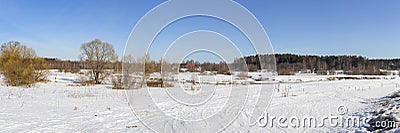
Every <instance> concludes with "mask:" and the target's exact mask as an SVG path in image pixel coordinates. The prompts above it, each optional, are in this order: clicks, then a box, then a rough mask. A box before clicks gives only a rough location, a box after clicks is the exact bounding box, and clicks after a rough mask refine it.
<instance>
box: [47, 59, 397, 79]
mask: <svg viewBox="0 0 400 133" xmlns="http://www.w3.org/2000/svg"><path fill="white" fill-rule="evenodd" d="M266 56H268V57H271V56H270V55H261V56H259V55H257V56H247V57H244V58H241V59H237V60H236V61H235V63H236V62H240V61H245V62H246V64H247V67H248V69H249V71H257V70H259V69H260V64H259V63H260V62H259V59H260V58H261V59H265V58H266ZM275 59H276V66H277V67H276V68H277V70H278V73H279V74H280V75H293V74H295V73H297V72H299V71H305V70H311V71H313V72H315V73H317V74H326V73H327V71H330V72H333V71H335V70H343V71H344V72H345V73H346V74H366V75H369V74H383V73H382V72H381V71H380V69H385V70H399V69H400V59H368V58H366V57H361V56H347V55H341V56H315V55H295V54H275ZM47 61H48V62H49V66H50V68H52V69H63V70H70V71H71V70H72V71H76V70H79V69H87V68H88V66H87V65H85V63H84V62H80V61H62V60H57V59H47ZM235 63H232V64H226V63H224V62H219V63H214V62H201V63H200V62H197V61H194V60H187V61H185V62H183V63H182V64H181V65H180V67H189V70H190V71H197V69H195V68H201V71H216V72H218V73H227V72H228V69H229V67H228V66H229V65H235ZM189 64H193V65H190V66H189ZM121 67H122V64H121V63H120V62H115V63H113V64H112V65H110V66H109V67H108V68H109V69H115V70H117V71H118V70H121V69H122V68H121ZM159 68H160V63H159V61H148V62H147V63H146V70H148V71H149V72H156V71H159V70H158V69H159ZM153 69H154V70H153Z"/></svg>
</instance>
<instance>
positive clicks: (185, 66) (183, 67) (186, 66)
mask: <svg viewBox="0 0 400 133" xmlns="http://www.w3.org/2000/svg"><path fill="white" fill-rule="evenodd" d="M179 71H180V72H200V71H201V67H200V66H197V65H196V64H194V63H181V64H180V65H179Z"/></svg>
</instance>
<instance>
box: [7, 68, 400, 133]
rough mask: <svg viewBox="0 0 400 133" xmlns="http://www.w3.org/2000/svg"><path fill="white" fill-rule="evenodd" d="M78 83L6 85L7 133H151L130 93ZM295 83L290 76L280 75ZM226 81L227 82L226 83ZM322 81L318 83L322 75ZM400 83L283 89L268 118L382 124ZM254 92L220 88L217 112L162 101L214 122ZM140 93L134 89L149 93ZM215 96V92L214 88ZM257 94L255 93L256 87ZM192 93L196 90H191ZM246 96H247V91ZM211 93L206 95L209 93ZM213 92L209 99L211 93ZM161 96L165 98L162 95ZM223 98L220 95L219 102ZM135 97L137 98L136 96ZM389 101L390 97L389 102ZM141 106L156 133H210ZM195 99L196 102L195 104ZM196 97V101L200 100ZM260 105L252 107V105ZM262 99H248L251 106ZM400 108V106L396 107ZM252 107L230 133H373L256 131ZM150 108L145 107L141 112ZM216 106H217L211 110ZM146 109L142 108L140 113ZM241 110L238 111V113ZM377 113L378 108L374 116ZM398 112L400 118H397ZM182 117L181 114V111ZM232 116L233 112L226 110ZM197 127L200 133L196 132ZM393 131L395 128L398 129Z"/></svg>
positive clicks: (70, 77) (392, 111)
mask: <svg viewBox="0 0 400 133" xmlns="http://www.w3.org/2000/svg"><path fill="white" fill-rule="evenodd" d="M77 78H79V75H77V74H70V73H58V72H56V71H52V72H51V73H50V76H49V80H51V82H47V83H38V84H36V85H35V86H34V87H31V88H20V87H8V86H5V85H4V84H3V83H2V85H1V86H0V103H1V104H0V132H29V131H33V132H150V131H151V130H149V129H148V128H146V126H145V125H144V124H142V123H141V122H140V121H139V120H138V119H137V118H136V117H135V115H134V113H133V112H132V110H131V108H130V106H129V105H128V99H129V98H127V97H126V95H125V91H124V90H113V89H111V88H112V86H111V85H96V86H77V85H75V84H74V83H73V82H74V81H76V80H77ZM280 78H290V77H284V76H282V77H280ZM221 79H225V78H221ZM315 79H318V78H317V77H316V78H315ZM399 84H400V79H398V78H396V79H385V80H338V81H313V82H303V83H280V84H279V85H275V87H276V92H275V94H274V96H273V99H272V101H271V104H270V106H269V109H268V115H269V116H277V117H279V116H283V117H287V118H291V117H298V118H302V117H304V116H313V117H316V118H320V117H324V116H329V115H330V114H332V115H336V116H358V117H360V118H365V117H368V118H376V116H377V112H379V110H384V111H386V112H387V114H388V116H393V117H394V118H397V120H398V118H399V117H396V116H399V115H398V112H399V109H398V100H397V101H396V99H392V101H391V102H388V103H389V104H385V105H384V106H378V105H377V103H379V102H381V101H382V100H384V98H385V97H386V96H390V95H392V94H393V93H394V92H397V91H399V90H400V86H399ZM248 86H250V92H249V94H250V95H254V94H253V93H254V92H252V91H251V90H252V89H251V88H252V87H257V85H234V86H232V88H231V87H230V85H220V86H218V87H217V89H216V91H215V92H210V93H212V94H214V95H216V96H217V97H215V98H216V99H211V100H210V101H213V102H212V103H208V104H209V106H207V107H210V108H195V109H190V108H188V107H181V106H176V105H175V104H172V102H171V101H170V100H168V99H167V98H165V97H156V98H155V99H153V100H155V101H157V106H158V107H160V108H161V110H163V111H164V112H165V113H166V115H169V116H172V117H176V118H180V119H201V118H205V117H211V116H212V115H213V113H215V112H218V111H219V109H220V108H221V107H219V105H224V104H220V103H224V102H225V100H226V99H229V98H232V97H224V96H225V95H226V94H229V92H230V90H231V89H239V90H246V91H247V88H246V87H248ZM208 87H209V88H212V87H210V86H207V85H205V86H202V89H204V90H207V88H208ZM168 89H169V90H170V91H171V92H174V91H180V90H181V88H180V86H176V87H174V88H168ZM143 90H145V89H141V90H133V91H143ZM151 90H152V91H153V92H154V94H158V93H163V92H165V91H164V89H161V88H151ZM210 90H212V89H210ZM255 90H256V89H255ZM185 91H191V90H185ZM246 91H245V92H246ZM205 92H207V91H205ZM207 94H208V93H207ZM160 95H161V94H160ZM219 96H220V97H219ZM130 98H132V97H130ZM386 98H387V97H386ZM132 99H133V100H134V101H132V102H135V104H137V103H138V104H139V105H138V106H136V107H138V108H139V111H137V112H136V113H139V114H141V115H140V116H144V117H145V118H143V119H144V120H145V122H146V123H147V124H148V123H150V124H149V125H153V126H154V125H159V126H160V127H159V128H158V129H156V130H158V131H163V132H164V131H165V132H171V131H172V132H173V131H182V130H183V131H195V132H204V130H202V129H203V128H204V127H202V126H204V125H190V126H195V127H192V128H187V127H185V126H188V125H185V124H184V123H174V122H172V123H171V121H168V120H165V119H164V117H163V116H160V115H152V114H153V113H154V110H144V109H146V108H145V106H146V105H147V103H146V102H147V101H140V97H137V98H136V97H135V98H132ZM192 100H193V99H192ZM196 100H197V99H196V98H194V101H196ZM252 100H253V101H252ZM254 100H255V99H251V98H250V99H249V101H250V103H252V102H254ZM396 102H397V103H396ZM250 106H252V105H247V106H245V108H244V110H243V112H242V113H240V114H239V115H238V117H237V119H236V120H234V121H233V122H232V124H231V125H230V126H228V127H227V128H226V129H225V130H224V131H227V132H262V131H274V132H282V131H285V132H306V131H307V132H309V131H318V132H321V131H322V132H324V131H348V130H350V131H367V129H366V128H363V127H360V128H352V127H350V128H347V127H340V126H329V125H326V126H323V127H317V128H310V127H306V128H301V127H290V126H289V127H287V128H286V127H280V126H277V123H274V126H273V127H270V126H266V127H261V126H258V125H254V126H249V123H248V119H249V113H250V112H251V110H248V109H247V107H250ZM140 107H143V108H140ZM211 107H212V108H211ZM338 107H345V109H347V112H346V113H345V114H339V112H338ZM140 109H143V110H140ZM234 109H235V107H232V110H234ZM374 110H378V111H376V112H375V114H374V113H371V112H373V111H374ZM396 111H397V112H396ZM182 112H183V114H179V113H182ZM226 113H227V114H230V113H231V112H226ZM196 126H197V127H196ZM392 131H394V130H392Z"/></svg>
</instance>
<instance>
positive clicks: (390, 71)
mask: <svg viewBox="0 0 400 133" xmlns="http://www.w3.org/2000/svg"><path fill="white" fill-rule="evenodd" d="M379 71H380V72H381V73H384V74H386V75H389V76H394V75H399V74H400V71H399V70H383V69H379Z"/></svg>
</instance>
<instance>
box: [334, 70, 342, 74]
mask: <svg viewBox="0 0 400 133" xmlns="http://www.w3.org/2000/svg"><path fill="white" fill-rule="evenodd" d="M334 74H335V75H344V70H335V71H334Z"/></svg>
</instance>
